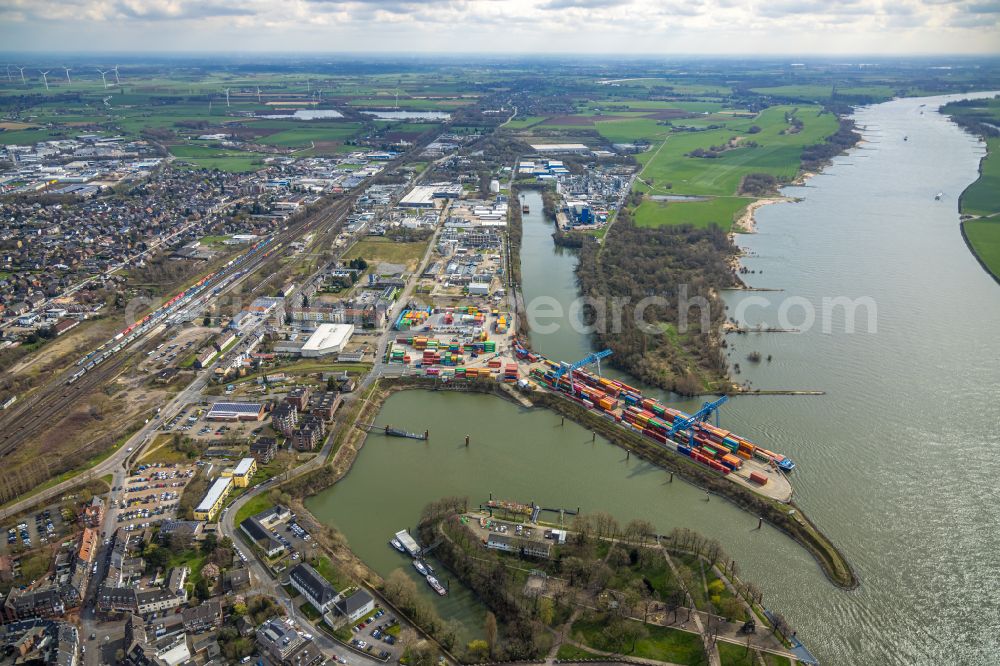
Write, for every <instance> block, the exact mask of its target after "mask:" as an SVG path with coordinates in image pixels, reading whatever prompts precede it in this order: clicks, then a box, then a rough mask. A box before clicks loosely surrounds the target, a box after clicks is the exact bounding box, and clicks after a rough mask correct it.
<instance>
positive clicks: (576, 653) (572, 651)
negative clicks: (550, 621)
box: [556, 645, 600, 659]
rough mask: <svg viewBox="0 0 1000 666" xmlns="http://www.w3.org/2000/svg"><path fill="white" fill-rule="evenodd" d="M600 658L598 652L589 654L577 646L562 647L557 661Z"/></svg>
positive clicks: (557, 655) (557, 654)
mask: <svg viewBox="0 0 1000 666" xmlns="http://www.w3.org/2000/svg"><path fill="white" fill-rule="evenodd" d="M597 657H600V655H599V654H597V653H596V652H588V651H587V650H583V649H581V648H578V647H577V646H575V645H560V646H559V652H557V653H556V659H595V658H597Z"/></svg>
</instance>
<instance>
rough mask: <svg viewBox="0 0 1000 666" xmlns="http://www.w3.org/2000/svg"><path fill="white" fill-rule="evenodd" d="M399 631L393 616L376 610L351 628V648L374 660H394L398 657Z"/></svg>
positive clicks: (382, 610) (383, 610)
mask: <svg viewBox="0 0 1000 666" xmlns="http://www.w3.org/2000/svg"><path fill="white" fill-rule="evenodd" d="M399 629H400V625H399V620H397V619H396V617H395V616H394V615H392V614H390V613H387V612H386V611H385V609H383V608H377V609H376V610H375V612H374V613H373V614H372V615H370V616H369V617H367V618H362V620H361V621H360V622H358V623H357V624H355V625H354V626H353V627H351V631H352V632H353V633H354V638H352V639H351V646H352V647H354V649H356V650H360V651H361V652H364V653H365V654H368V655H371V656H372V657H375V658H376V659H381V660H383V661H390V660H396V659H398V658H399V656H400V655H399V654H397V653H398V652H399V647H398V646H397V643H398V636H399Z"/></svg>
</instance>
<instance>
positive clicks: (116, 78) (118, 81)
mask: <svg viewBox="0 0 1000 666" xmlns="http://www.w3.org/2000/svg"><path fill="white" fill-rule="evenodd" d="M111 71H113V72H114V73H115V83H116V84H118V85H121V83H122V80H121V79H119V78H118V65H115V68H114V69H113V70H111Z"/></svg>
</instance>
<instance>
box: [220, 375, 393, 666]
mask: <svg viewBox="0 0 1000 666" xmlns="http://www.w3.org/2000/svg"><path fill="white" fill-rule="evenodd" d="M355 395H358V394H357V393H356V394H355ZM346 427H350V426H349V425H348V426H346ZM334 435H335V433H334V432H331V433H330V434H329V436H328V437H327V438H326V442H324V444H323V448H322V449H321V450H320V452H319V455H317V456H316V457H314V458H312V459H311V460H308V461H306V462H305V463H303V464H301V465H299V466H298V467H296V468H295V469H293V470H289V471H288V472H285V474H284V475H282V476H281V477H280V480H279V479H277V478H275V479H271V480H270V481H268V482H265V483H262V484H260V485H259V486H257V487H255V488H252V489H250V490H249V491H247V492H246V493H244V494H243V495H240V497H238V498H237V499H236V501H235V502H233V503H232V504H230V505H229V506H228V507H226V508H225V509H224V510H223V512H222V515H221V517H220V518H219V531H221V532H222V534H224V535H225V536H228V537H229V538H230V539H232V540H233V543H234V544H236V547H237V548H239V549H240V551H241V552H243V553H244V554H245V555H247V560H248V561H247V565H248V566H249V568H250V572H251V575H252V577H253V578H254V579H255V581H256V584H255V586H254V587H255V590H254V591H256V592H258V593H262V594H267V595H269V596H272V597H274V598H275V599H276V600H277V601H278V602H279V603H280V604H281V605H282V607H284V609H285V611H286V612H287V613H288V616H289V617H290V618H292V619H293V620H295V622H297V623H298V624H299V625H301V626H302V627H303V628H304V629H305V630H307V631H308V628H309V627H312V623H311V622H309V620H308V619H307V618H306V617H305V616H304V615H303V614H302V613H301V612H299V609H298V608H296V607H295V604H293V603H292V601H291V599H289V598H288V595H287V594H286V593H285V590H284V589H283V588H282V587H281V583H280V580H279V579H275V578H271V576H270V575H269V574H268V572H267V569H266V568H265V567H264V565H263V564H261V562H260V560H259V559H258V558H257V554H256V552H255V551H254V550H253V549H251V548H250V547H249V546H247V545H246V543H245V542H244V541H243V540H242V539H241V538H240V535H239V534H237V530H238V529H239V527H238V526H237V525H236V524H235V522H236V521H235V518H236V514H237V513H238V512H239V510H240V507H242V506H243V505H244V504H246V503H247V502H249V501H250V500H251V499H253V498H254V497H257V496H258V495H260V494H262V493H266V492H269V491H270V490H271V488H274V487H276V486H277V485H278V483H280V482H284V481H287V480H289V479H293V478H296V477H298V476H301V475H302V474H305V473H307V472H309V471H312V470H314V469H317V468H319V467H321V466H323V465H324V464H325V463H326V461H327V459H328V458H329V456H330V453H331V452H332V451H333V442H334V439H335V437H334ZM400 621H402V618H400ZM311 633H312V634H313V637H314V640H315V642H316V644H317V645H318V646H319V647H320V649H321V650H322V651H323V652H324V653H325V655H326V656H327V657H331V656H332V655H336V656H337V657H339V658H342V659H344V662H342V663H347V664H349V665H350V666H371V664H379V663H382V662H379V661H378V660H376V659H372V658H369V657H364V656H362V655H360V654H357V653H355V652H352V651H351V650H349V649H347V648H345V647H344V646H343V645H341V644H339V643H337V642H336V641H334V640H333V639H332V638H330V637H329V636H328V635H326V634H325V633H324V632H323V631H322V630H319V631H313V632H311Z"/></svg>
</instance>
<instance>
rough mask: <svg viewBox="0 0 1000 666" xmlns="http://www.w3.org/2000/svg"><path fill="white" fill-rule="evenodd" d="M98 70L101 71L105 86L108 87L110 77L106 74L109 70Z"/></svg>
mask: <svg viewBox="0 0 1000 666" xmlns="http://www.w3.org/2000/svg"><path fill="white" fill-rule="evenodd" d="M97 71H98V72H100V74H101V81H103V82H104V88H105V89H107V87H108V79H107V78H106V77H105V76H104V75H105V74H107V73H108V71H107V70H106V69H105V70H102V69H99V70H97Z"/></svg>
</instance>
